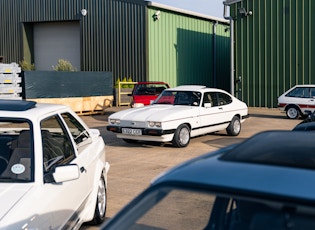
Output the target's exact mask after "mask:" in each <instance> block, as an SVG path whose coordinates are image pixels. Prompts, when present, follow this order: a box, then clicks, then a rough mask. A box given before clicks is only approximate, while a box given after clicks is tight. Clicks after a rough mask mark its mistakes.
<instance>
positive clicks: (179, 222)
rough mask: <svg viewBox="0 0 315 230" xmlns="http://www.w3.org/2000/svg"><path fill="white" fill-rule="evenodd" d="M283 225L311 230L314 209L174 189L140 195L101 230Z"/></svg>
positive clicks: (275, 226) (242, 227) (313, 220)
mask: <svg viewBox="0 0 315 230" xmlns="http://www.w3.org/2000/svg"><path fill="white" fill-rule="evenodd" d="M201 188H202V186H201ZM231 192H234V191H231ZM297 207H299V208H300V209H297ZM310 213H312V214H311V215H310ZM285 217H288V219H285ZM268 220H269V221H268ZM286 221H288V222H290V223H294V224H295V226H296V227H301V226H305V224H306V229H312V227H314V226H315V219H314V207H311V208H310V209H308V208H301V206H299V205H297V204H296V203H295V202H294V201H292V202H291V203H290V205H288V203H286V202H283V201H280V200H279V201H277V200H266V199H262V198H260V197H258V196H257V197H255V195H253V194H252V195H251V196H240V195H235V194H233V195H228V194H226V193H220V192H219V191H212V190H211V189H203V188H202V189H199V188H197V187H195V188H194V187H193V186H192V187H189V186H188V187H186V188H185V186H181V187H180V186H175V187H165V188H163V187H162V188H158V189H154V190H151V191H150V192H149V193H145V195H143V194H142V196H140V197H138V198H137V199H135V200H134V201H133V202H132V203H130V204H129V205H128V206H127V208H125V210H123V212H121V214H119V215H117V216H116V217H115V218H114V219H113V220H112V221H110V222H109V223H108V224H107V225H106V224H105V226H104V228H102V229H107V230H108V229H181V230H185V229H187V230H188V229H189V230H190V229H196V230H198V229H200V230H201V229H222V230H228V229H229V230H231V229H250V228H249V226H252V228H251V229H270V228H271V229H283V228H280V226H282V225H283V226H285V222H286ZM307 226H308V227H307ZM296 229H299V228H296ZM303 229H304V228H303Z"/></svg>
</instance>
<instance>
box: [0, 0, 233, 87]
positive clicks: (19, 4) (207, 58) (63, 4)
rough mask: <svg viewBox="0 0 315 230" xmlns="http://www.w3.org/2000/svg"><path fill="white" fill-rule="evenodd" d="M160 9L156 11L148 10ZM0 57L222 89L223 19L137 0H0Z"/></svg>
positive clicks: (225, 74)
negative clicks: (61, 63) (67, 63)
mask: <svg viewBox="0 0 315 230" xmlns="http://www.w3.org/2000/svg"><path fill="white" fill-rule="evenodd" d="M157 12H159V13H160V14H159V15H158V17H156V16H155V15H156V13H157ZM0 20H1V27H0V56H3V59H4V62H6V63H10V62H17V63H18V62H20V61H21V60H23V59H24V60H26V61H27V62H29V63H34V64H35V67H36V69H37V70H52V66H54V65H56V63H57V60H58V59H59V58H61V59H66V60H69V61H70V62H71V63H72V64H73V65H74V67H75V68H76V69H77V70H82V71H110V72H112V73H113V77H114V79H113V80H114V82H115V81H116V80H117V79H118V78H120V79H121V80H122V79H123V78H124V77H126V78H129V77H131V78H132V80H133V81H146V80H158V81H167V82H169V83H170V84H171V86H176V85H180V84H205V85H207V86H216V87H220V88H224V89H227V90H229V86H230V83H229V78H230V76H229V68H230V67H229V66H230V62H229V61H230V59H229V53H230V42H229V40H230V38H229V36H230V32H229V23H228V21H226V20H222V19H217V18H214V17H207V16H205V15H200V14H195V13H192V12H188V11H182V10H179V9H176V8H172V7H168V6H165V5H160V4H157V3H153V2H148V1H143V0H93V1H90V0H67V1H65V0H10V1H7V0H0Z"/></svg>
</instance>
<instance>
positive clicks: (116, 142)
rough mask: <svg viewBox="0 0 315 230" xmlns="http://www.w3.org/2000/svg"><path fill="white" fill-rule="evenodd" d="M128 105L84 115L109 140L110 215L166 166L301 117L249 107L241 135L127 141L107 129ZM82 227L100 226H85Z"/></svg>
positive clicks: (281, 127) (289, 124) (222, 133)
mask: <svg viewBox="0 0 315 230" xmlns="http://www.w3.org/2000/svg"><path fill="white" fill-rule="evenodd" d="M127 108H128V107H111V108H108V109H107V110H106V111H105V114H104V115H93V116H82V118H83V120H84V121H85V122H86V123H87V124H88V126H89V127H90V128H98V129H99V130H100V131H101V135H102V137H103V138H104V141H105V144H106V156H107V161H109V163H110V165H111V168H110V171H109V174H108V191H107V192H108V194H107V195H108V203H107V205H108V206H107V214H106V216H107V219H108V218H111V217H112V216H113V215H115V214H116V213H117V212H118V210H120V209H121V208H122V207H123V206H124V205H126V204H127V203H128V202H129V201H130V200H131V199H133V198H134V197H135V196H136V195H137V194H139V193H140V192H141V191H142V190H144V189H145V188H146V187H147V186H149V184H150V181H151V180H152V179H153V178H155V177H156V176H158V175H159V174H160V173H162V172H164V171H165V170H167V169H169V168H171V167H173V166H175V165H177V164H179V163H181V162H184V161H186V160H189V159H191V158H194V157H196V156H199V155H202V154H205V153H207V152H210V151H214V150H216V149H218V148H221V147H224V146H227V145H230V144H234V143H239V142H241V141H243V140H245V139H247V138H248V137H250V136H252V135H254V134H256V133H259V132H261V131H266V130H291V129H292V128H293V127H294V126H295V125H297V124H298V123H300V122H301V120H289V119H287V118H286V115H285V113H283V112H281V111H279V110H278V109H267V108H249V114H250V118H248V119H247V120H246V121H245V122H244V123H243V124H242V130H241V133H240V135H239V136H237V137H230V136H227V135H226V132H225V131H220V132H218V133H215V134H208V135H203V136H200V137H196V138H192V139H191V142H190V144H189V145H188V146H187V147H186V148H175V147H173V146H172V145H170V144H164V145H162V144H158V143H148V142H146V143H137V144H127V143H125V142H124V141H123V140H121V139H118V138H116V136H115V134H114V133H111V132H109V131H107V130H106V126H107V124H108V123H107V118H108V116H109V115H110V114H112V113H114V112H116V111H119V110H121V109H127ZM81 229H98V227H92V226H86V225H85V226H83V227H82V228H81Z"/></svg>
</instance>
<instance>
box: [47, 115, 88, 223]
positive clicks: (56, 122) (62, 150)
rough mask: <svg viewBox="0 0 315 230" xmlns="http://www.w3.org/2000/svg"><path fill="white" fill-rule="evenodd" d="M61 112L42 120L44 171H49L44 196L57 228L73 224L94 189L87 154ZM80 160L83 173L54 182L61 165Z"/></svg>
mask: <svg viewBox="0 0 315 230" xmlns="http://www.w3.org/2000/svg"><path fill="white" fill-rule="evenodd" d="M63 124H64V123H63V122H62V119H60V117H59V116H57V115H56V116H52V117H50V118H48V119H45V120H43V121H42V122H41V130H42V146H43V151H42V152H43V171H44V175H45V179H44V185H43V189H42V190H41V191H42V194H41V195H42V197H46V198H47V200H46V207H47V209H48V210H47V211H49V212H51V213H52V217H53V224H54V226H52V227H53V228H60V227H62V226H64V225H66V226H68V227H70V226H72V224H74V223H75V221H76V220H77V218H78V216H79V215H80V212H81V211H82V210H83V207H84V205H85V202H86V200H87V196H88V194H89V191H90V188H89V187H90V186H89V185H90V182H89V176H88V174H87V172H88V171H89V170H88V169H87V166H86V165H85V164H84V162H85V161H86V160H87V157H88V156H87V154H78V152H77V150H76V148H75V147H74V145H73V141H72V139H71V137H70V135H69V134H68V132H67V129H66V128H65V127H64V125H63ZM70 164H76V165H77V170H78V171H79V172H78V175H79V177H78V178H77V179H72V180H69V181H65V182H61V183H54V181H53V180H52V178H51V176H50V175H51V174H52V172H53V171H54V167H56V166H58V165H70Z"/></svg>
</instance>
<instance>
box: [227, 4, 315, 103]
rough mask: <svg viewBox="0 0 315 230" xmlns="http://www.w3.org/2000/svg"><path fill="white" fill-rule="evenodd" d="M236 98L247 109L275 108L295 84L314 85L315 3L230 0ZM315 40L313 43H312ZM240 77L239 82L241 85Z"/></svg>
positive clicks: (228, 13) (228, 15)
mask: <svg viewBox="0 0 315 230" xmlns="http://www.w3.org/2000/svg"><path fill="white" fill-rule="evenodd" d="M224 4H225V6H226V8H228V6H230V7H229V8H230V9H229V10H230V11H229V12H228V10H227V11H226V14H225V18H227V19H228V18H229V17H230V20H231V29H232V30H233V34H232V36H231V39H232V40H233V41H232V42H233V43H234V47H233V50H232V51H233V52H232V53H234V54H233V57H232V60H233V64H232V68H233V69H232V74H231V75H232V79H233V80H234V82H235V89H234V90H235V94H236V95H238V97H239V98H242V99H243V100H244V101H245V102H247V104H248V105H249V106H255V107H276V106H277V97H278V96H279V95H280V94H282V93H283V92H284V91H286V90H287V89H289V88H290V87H292V86H294V85H296V84H315V65H314V63H315V62H314V61H315V43H314V41H315V27H314V23H315V15H314V13H313V12H315V2H314V0H226V1H225V2H224ZM313 38H314V39H313ZM239 78H241V82H240V83H237V80H238V79H239Z"/></svg>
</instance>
